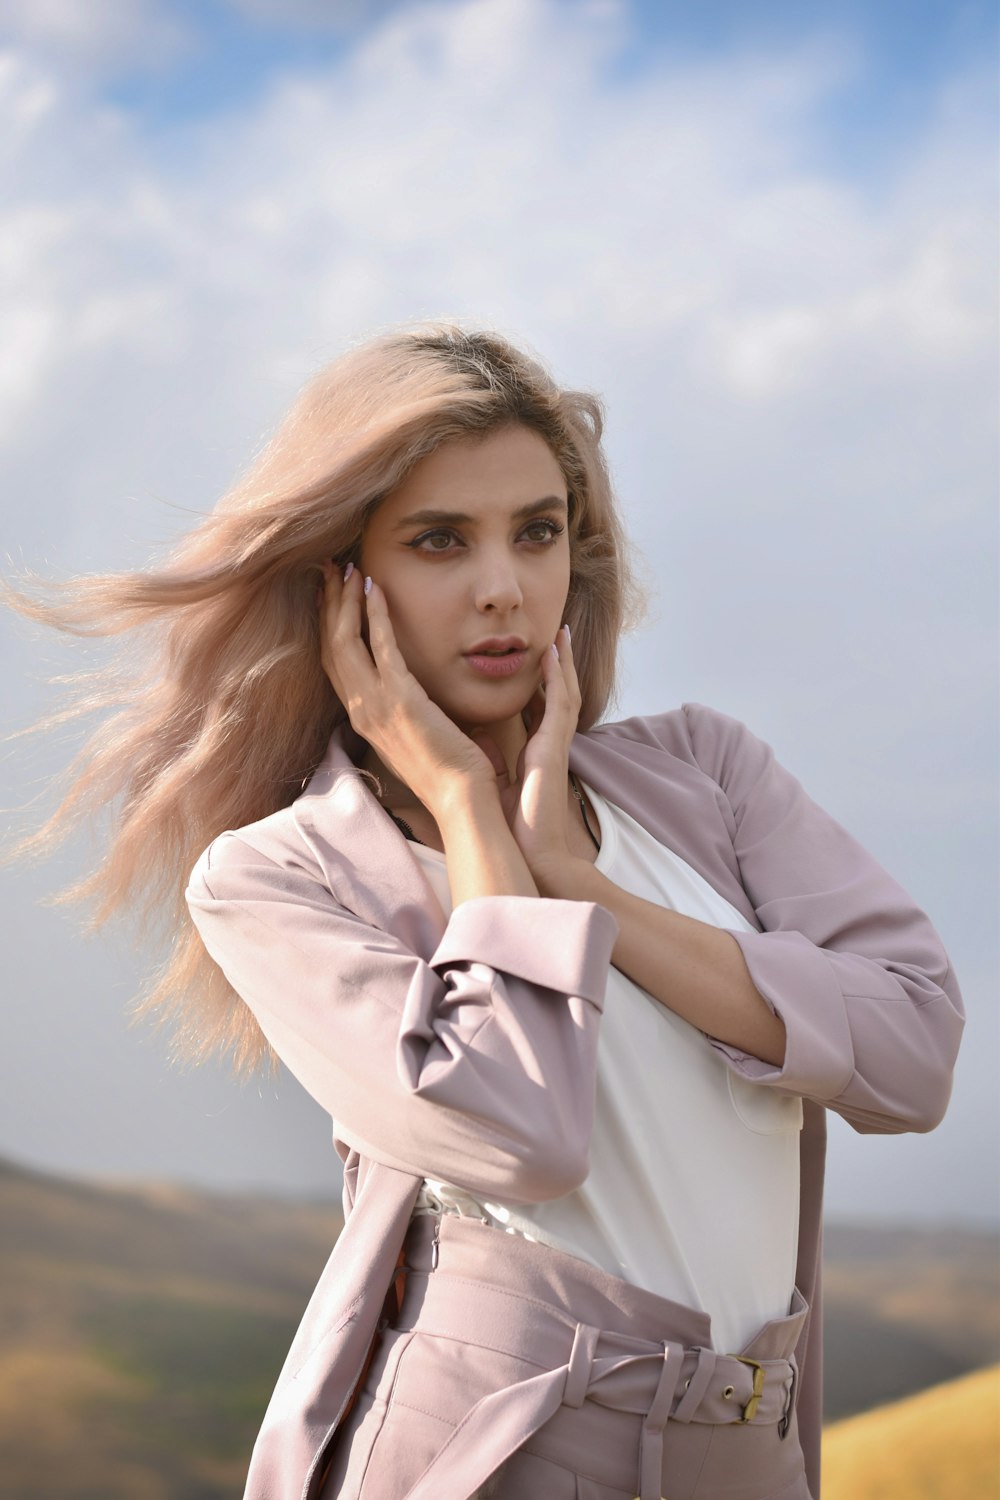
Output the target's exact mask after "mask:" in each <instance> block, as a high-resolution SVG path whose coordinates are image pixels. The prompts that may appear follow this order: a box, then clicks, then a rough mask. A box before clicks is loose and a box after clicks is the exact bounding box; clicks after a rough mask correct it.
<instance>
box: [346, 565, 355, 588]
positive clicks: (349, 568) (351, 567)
mask: <svg viewBox="0 0 1000 1500" xmlns="http://www.w3.org/2000/svg"><path fill="white" fill-rule="evenodd" d="M353 572H354V564H353V563H348V564H347V567H346V568H345V569H344V582H345V583H346V582H347V580H348V579H349V578H350V576H351V574H352V573H353Z"/></svg>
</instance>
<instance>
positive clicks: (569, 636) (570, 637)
mask: <svg viewBox="0 0 1000 1500" xmlns="http://www.w3.org/2000/svg"><path fill="white" fill-rule="evenodd" d="M563 630H565V632H566V639H567V640H568V641H569V642H570V644H572V641H573V637H572V635H570V630H569V626H568V625H564V626H563Z"/></svg>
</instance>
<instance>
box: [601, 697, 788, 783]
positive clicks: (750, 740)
mask: <svg viewBox="0 0 1000 1500" xmlns="http://www.w3.org/2000/svg"><path fill="white" fill-rule="evenodd" d="M589 733H590V735H591V736H593V737H595V738H600V739H604V740H606V741H610V742H615V741H619V742H629V741H630V742H632V743H633V744H641V745H647V746H650V747H651V748H659V749H662V750H666V751H667V752H668V753H669V754H671V755H673V756H675V757H676V758H677V759H678V760H684V761H687V762H688V763H689V764H691V765H694V766H697V767H699V769H701V770H703V771H705V772H707V773H708V774H709V775H710V776H711V777H712V779H713V780H715V781H718V780H719V776H718V775H717V774H716V773H717V772H721V771H723V770H724V769H725V766H726V762H727V760H728V759H731V757H732V756H733V755H734V754H737V753H739V752H740V751H741V750H745V749H746V748H748V747H751V746H759V747H760V748H761V749H762V750H766V749H767V748H768V747H766V746H765V745H764V744H763V741H761V740H758V739H757V737H756V736H755V735H753V734H752V733H751V731H750V730H749V729H748V728H747V726H746V725H745V724H744V723H742V721H741V720H739V719H736V718H734V717H733V716H732V715H731V714H726V713H723V712H722V711H721V710H720V709H717V708H710V707H709V706H708V705H707V704H705V703H682V704H681V705H680V707H679V708H671V709H667V710H665V711H664V712H663V713H659V714H637V715H635V716H634V717H633V718H629V719H621V720H619V721H618V722H616V723H612V724H599V725H597V726H596V727H595V728H594V729H592V730H590V732H589Z"/></svg>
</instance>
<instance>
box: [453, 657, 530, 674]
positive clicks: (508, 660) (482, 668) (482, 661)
mask: <svg viewBox="0 0 1000 1500" xmlns="http://www.w3.org/2000/svg"><path fill="white" fill-rule="evenodd" d="M527 657H528V653H527V651H511V652H510V654H509V655H507V656H479V655H476V654H475V653H473V652H469V653H468V654H467V655H466V658H465V659H466V661H467V662H468V663H469V666H470V667H472V669H473V671H474V672H481V673H482V674H483V676H484V677H512V676H513V674H514V673H515V672H519V671H520V669H521V667H522V666H523V665H524V663H525V661H526V660H527Z"/></svg>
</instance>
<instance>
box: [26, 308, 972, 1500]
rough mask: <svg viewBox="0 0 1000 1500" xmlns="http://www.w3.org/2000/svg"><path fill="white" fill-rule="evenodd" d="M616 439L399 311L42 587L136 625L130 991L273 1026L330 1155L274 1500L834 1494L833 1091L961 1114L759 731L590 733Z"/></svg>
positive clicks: (840, 865)
mask: <svg viewBox="0 0 1000 1500" xmlns="http://www.w3.org/2000/svg"><path fill="white" fill-rule="evenodd" d="M600 438H601V413H600V407H599V405H598V403H597V402H596V401H594V400H593V398H590V397H586V396H582V395H580V394H578V393H574V392H567V391H563V390H560V389H559V388H558V387H557V386H556V385H555V384H554V383H553V382H552V380H551V379H550V378H549V376H548V375H547V374H546V373H545V372H544V371H543V370H542V369H541V368H540V367H539V366H538V365H537V364H536V363H535V362H533V361H532V360H530V359H528V358H526V357H525V356H524V355H523V354H521V353H520V352H519V351H517V350H516V349H514V348H513V347H512V346H511V345H509V344H508V343H506V342H505V341H504V340H502V339H500V338H498V337H496V336H494V335H491V334H481V333H467V332H463V331H461V330H459V329H457V328H451V327H438V328H431V329H429V330H422V331H421V330H418V331H402V332H399V333H392V334H389V335H387V336H385V337H382V338H380V339H378V340H375V341H373V342H372V343H370V344H368V345H365V346H363V347H361V348H359V349H357V350H355V351H353V352H352V353H351V354H349V355H348V356H346V357H345V358H344V359H342V360H340V361H338V362H337V363H336V364H334V365H333V366H332V367H331V368H330V369H329V370H328V371H326V372H325V373H324V374H323V375H321V376H320V377H319V378H318V379H317V380H316V381H315V382H314V383H313V384H312V385H311V386H310V387H309V388H308V389H307V391H306V392H305V394H304V395H303V397H302V398H301V399H300V401H299V403H298V405H297V406H296V407H295V408H294V409H293V411H292V413H291V414H290V416H289V418H288V419H287V421H286V422H285V424H284V425H283V426H282V428H281V429H280V431H279V432H278V434H277V436H276V438H275V440H274V442H273V443H272V444H271V446H270V448H269V449H268V450H267V451H266V452H265V453H264V455H263V456H262V458H261V459H260V460H259V462H258V463H257V464H256V465H255V467H254V468H253V469H252V470H251V471H250V472H249V474H248V475H247V476H246V478H245V479H244V480H243V481H242V482H241V484H240V485H239V486H238V487H237V488H236V490H234V492H233V493H232V494H231V495H230V496H229V497H227V499H226V500H225V501H223V502H222V503H221V504H220V506H219V507H218V509H217V510H216V512H215V513H213V515H211V516H210V517H208V518H207V520H206V521H205V522H204V523H203V525H202V526H200V527H199V528H198V529H197V530H196V531H195V532H194V533H192V535H191V536H190V537H189V538H188V539H187V540H186V541H185V543H184V544H182V546H181V548H180V549H179V551H178V553H177V554H176V555H175V557H174V559H173V560H172V562H171V563H170V565H169V566H168V567H166V568H165V569H163V570H161V571H160V572H157V573H149V574H143V575H140V576H138V577H130V578H128V579H106V580H102V581H99V582H94V583H91V584H89V585H87V586H85V587H83V588H82V589H81V590H80V591H78V594H77V596H76V602H75V604H73V603H71V604H70V605H67V606H65V607H63V609H62V611H61V614H60V616H59V618H60V620H61V622H62V623H64V624H67V623H75V625H76V626H77V628H81V627H82V628H91V629H93V628H101V629H107V628H109V625H114V626H117V627H119V628H120V627H121V626H122V625H129V624H133V623H136V622H140V623H142V622H150V623H152V625H153V627H154V630H153V648H154V649H153V653H152V657H151V659H150V666H149V669H148V671H147V673H146V676H145V678H144V679H143V681H144V688H143V692H142V694H140V695H133V696H132V697H131V698H130V700H129V701H128V704H127V706H126V707H125V708H124V709H122V710H121V712H120V714H119V716H118V717H117V718H116V719H114V720H112V721H111V724H110V727H109V728H107V729H106V730H105V731H104V732H103V735H102V738H101V739H100V740H99V741H97V742H96V743H95V744H94V745H93V746H92V747H91V752H90V760H89V765H87V766H86V768H85V769H84V771H83V773H82V776H81V779H80V781H79V783H78V785H77V788H76V791H75V792H74V794H73V796H72V797H71V799H70V801H69V803H68V804H67V805H66V806H65V807H64V809H62V810H61V812H60V814H58V815H57V820H58V818H59V817H65V816H66V814H67V813H72V812H74V811H76V810H78V808H80V807H82V806H85V805H88V804H89V805H93V804H94V803H100V802H102V801H105V800H108V799H109V798H110V797H111V796H119V797H121V799H122V804H121V805H122V811H121V819H120V824H119V827H118V830H117V835H116V839H115V842H114V845H113V848H112V853H111V857H110V861H109V863H108V865H107V866H106V867H105V869H104V870H103V872H100V873H99V875H98V876H97V877H95V881H94V882H93V885H94V887H95V888H96V887H99V886H101V885H103V889H104V891H105V898H106V899H105V909H110V908H112V907H113V906H114V905H115V904H116V903H118V902H120V901H121V900H123V899H125V898H126V897H127V896H128V895H129V893H130V892H134V891H136V890H137V889H140V888H143V889H144V890H145V891H146V893H147V897H148V899H149V900H150V901H151V902H152V903H155V902H156V901H158V900H162V898H163V897H164V896H169V897H171V898H172V900H173V903H174V904H173V906H172V908H171V909H172V910H173V911H174V912H175V913H177V915H178V917H179V918H180V920H179V923H178V931H179V934H180V935H179V937H178V939H177V944H176V947H175V950H174V957H173V960H172V963H171V965H170V967H169V969H168V970H167V972H166V973H165V975H164V976H163V978H162V979H161V982H160V984H159V986H158V988H157V990H156V991H155V992H154V995H153V997H152V999H151V1002H150V1003H166V1002H170V1001H171V997H173V999H172V1003H173V1006H174V1010H175V1013H176V1014H179V1015H180V1016H181V1017H182V1031H183V1034H184V1036H185V1037H186V1039H187V1041H188V1044H189V1045H190V1046H192V1047H201V1048H205V1047H207V1046H209V1045H211V1044H212V1043H213V1042H220V1041H222V1042H226V1043H227V1044H229V1045H231V1046H233V1047H234V1048H235V1050H236V1052H237V1055H238V1056H239V1057H240V1058H241V1059H242V1060H243V1061H249V1060H252V1059H253V1058H254V1057H259V1056H260V1055H261V1054H262V1052H263V1051H264V1050H265V1048H266V1047H270V1049H272V1051H273V1052H274V1053H276V1054H277V1055H278V1056H279V1057H281V1058H282V1059H283V1060H284V1061H285V1062H286V1064H287V1065H288V1066H289V1068H290V1069H291V1070H292V1071H293V1072H294V1073H295V1074H296V1076H297V1077H298V1078H299V1079H300V1081H301V1082H302V1083H303V1084H304V1086H305V1087H306V1088H307V1089H308V1090H309V1091H310V1093H312V1094H313V1096H314V1097H315V1098H316V1099H317V1100H319V1101H320V1103H321V1104H323V1105H324V1107H325V1108H326V1109H328V1111H329V1112H330V1114H331V1116H332V1118H333V1122H334V1137H335V1142H336V1145H337V1149H338V1151H339V1153H340V1155H341V1157H342V1159H343V1162H344V1200H345V1217H346V1225H345V1229H344V1231H343V1234H342V1235H341V1237H340V1239H339V1241H338V1243H337V1245H336V1247H335V1249H334V1252H333V1255H332V1256H331V1259H330V1262H329V1264H328V1266H327V1268H326V1270H325V1271H324V1273H323V1276H322V1278H321V1280H320V1282H319V1285H318V1286H317V1288H316V1291H315V1293H314V1296H313V1298H312V1300H311V1302H310V1305H309V1308H308V1309H307V1311H306V1314H305V1317H304V1319H303V1322H302V1324H301V1326H300V1328H299V1330H298V1333H297V1335H296V1338H295V1341H294V1343H293V1345H292V1348H291V1350H290V1352H289V1355H288V1359H287V1361H286V1364H285V1367H284V1369H283V1370H282V1373H281V1376H280V1377H279V1380H278V1384H277V1387H276V1389H275V1393H274V1396H273V1398H272V1401H271V1404H270V1406H269V1408H268V1412H267V1415H266V1418H265V1421H264V1426H263V1428H262V1431H261V1434H260V1437H259V1439H258V1442H257V1445H256V1447H255V1450H254V1455H253V1459H252V1462H251V1467H250V1475H249V1479H248V1484H247V1495H248V1496H251V1497H257V1500H263V1497H265V1496H266V1497H269V1500H286V1497H287V1500H293V1497H298V1496H310V1497H317V1496H322V1497H324V1500H332V1497H335V1496H336V1497H364V1500H395V1497H400V1500H401V1497H404V1496H406V1497H409V1500H425V1497H426V1500H430V1497H434V1500H463V1497H466V1496H470V1495H473V1494H482V1495H486V1494H490V1495H493V1496H495V1497H497V1500H513V1497H525V1500H534V1497H542V1496H544V1497H546V1500H549V1497H556V1500H558V1497H561V1496H570V1495H572V1496H579V1497H588V1500H611V1497H617V1496H621V1495H625V1496H634V1495H639V1496H641V1497H642V1500H655V1497H658V1496H661V1495H669V1496H670V1497H671V1500H682V1497H689V1496H690V1497H694V1496H698V1497H707V1500H719V1497H730V1500H763V1497H765V1496H766V1497H775V1500H776V1497H781V1500H809V1497H810V1496H811V1497H813V1500H815V1497H817V1496H818V1493H819V1477H818V1437H819V1411H820V1404H819V1403H820V1389H819V1368H820V1367H819V1334H820V1318H819V1239H820V1223H819V1219H820V1205H821V1193H822V1164H823V1149H824V1121H825V1116H824V1110H825V1109H826V1108H831V1109H835V1110H837V1112H838V1113H840V1114H842V1115H844V1116H845V1117H846V1118H847V1119H848V1120H849V1121H850V1122H851V1123H852V1124H853V1125H854V1126H855V1127H856V1128H857V1129H859V1130H862V1131H880V1132H884V1131H901V1130H927V1129H930V1128H932V1127H933V1126H934V1125H935V1124H936V1123H937V1122H938V1121H939V1120H940V1118H941V1116H942V1114H943V1111H944V1108H945V1105H946V1103H947V1098H948V1093H949V1087H950V1073H951V1067H952V1064H953V1061H954V1056H955V1052H956V1048H957V1044H958V1039H959V1035H960V1031H961V1026H962V1007H961V997H960V994H959V990H958V987H957V984H956V982H955V979H954V976H953V975H952V973H951V970H950V967H949V964H948V959H947V956H946V954H945V953H944V951H943V949H942V947H941V944H940V942H939V940H938V938H937V936H936V934H935V933H934V931H933V928H932V927H931V925H930V923H929V921H928V919H927V918H926V916H924V914H923V913H922V912H921V911H919V910H918V909H917V908H916V907H915V906H914V905H913V903H912V902H911V901H910V899H909V898H908V897H907V896H906V894H905V893H904V892H903V891H902V890H901V889H900V888H899V886H898V885H896V884H895V882H894V881H893V880H892V879H891V878H890V877H889V876H888V875H887V874H886V873H885V872H884V871H883V870H882V869H881V868H880V867H879V866H878V865H877V864H876V863H875V862H874V861H873V860H872V859H871V858H870V857H869V856H868V855H867V854H866V853H865V852H864V850H862V849H861V848H860V847H859V846H858V845H857V844H856V843H855V842H854V841H853V840H852V839H851V838H850V836H849V835H848V834H847V833H846V832H845V831H844V830H843V829H842V828H840V827H839V826H838V825H837V824H836V823H835V822H834V821H833V820H832V819H830V818H829V817H827V816H826V814H824V813H823V812H822V811H821V810H820V809H819V808H818V807H817V806H816V805H815V804H814V803H812V802H811V801H810V800H809V798H808V797H807V796H806V794H805V793H804V792H803V790H802V788H801V787H800V786H799V784H798V783H797V782H796V781H795V780H794V778H793V777H792V776H791V775H790V774H789V773H788V772H787V771H784V770H783V769H782V768H781V767H780V766H778V765H777V764H776V762H775V760H774V758H773V756H772V754H771V752H770V750H769V748H768V747H767V746H766V745H764V744H763V743H762V742H761V741H760V740H758V739H756V738H755V737H754V736H753V735H752V734H751V732H750V731H749V730H748V729H746V728H745V727H744V726H743V725H741V724H739V723H738V722H737V721H735V720H733V719H731V718H728V717H727V716H725V715H724V714H721V713H718V712H716V711H714V710H712V709H709V708H706V707H704V706H701V705H698V704H686V705H684V706H683V707H682V708H681V709H675V710H669V711H667V712H664V713H661V714H657V715H654V716H652V717H648V718H633V719H630V720H627V721H625V722H623V723H617V724H614V723H611V724H600V723H599V722H598V721H599V719H600V717H601V714H602V712H603V711H604V709H605V707H606V705H607V702H608V700H609V697H610V694H611V690H612V687H613V680H614V667H615V653H616V648H617V644H618V640H619V637H620V634H621V631H622V629H623V628H624V626H625V625H626V623H627V622H628V620H629V619H630V616H631V612H632V609H633V601H634V600H636V598H637V597H638V590H637V589H636V587H635V585H634V583H633V581H632V578H631V575H630V572H629V568H628V564H627V546H626V543H625V539H624V537H623V534H622V530H621V526H620V522H619V520H618V518H617V514H616V511H615V507H614V501H613V497H612V493H611V488H610V483H609V479H608V474H607V469H606V466H605V463H604V460H603V457H602V452H601V446H600ZM334 560H335V561H334ZM317 586H318V587H317ZM51 616H52V612H51V611H50V612H49V617H51ZM225 830H234V831H225ZM51 833H52V829H51V828H50V829H49V830H47V831H43V837H49V836H51ZM154 839H155V844H154V843H153V842H152V841H153V840H154ZM206 844H207V846H208V847H207V848H205V849H204V853H202V854H201V855H200V857H198V858H197V860H196V861H195V855H196V854H197V853H198V850H200V849H201V848H203V846H205V845H206ZM150 847H155V848H156V849H157V851H158V854H159V860H158V864H157V867H156V869H155V870H151V869H150V867H149V861H148V860H142V856H143V854H144V853H145V851H147V850H148V849H149V848H150ZM192 862H194V870H193V873H192V874H191V877H190V881H189V884H188V886H187V890H186V892H185V896H186V901H187V906H188V909H189V911H190V915H191V918H192V919H193V927H192V926H190V925H189V924H187V923H186V922H185V920H184V919H183V917H181V915H180V913H179V911H178V907H177V900H178V896H179V893H180V891H181V890H182V889H183V880H179V879H178V876H179V874H180V872H181V871H183V870H187V869H189V868H190V865H191V863H192ZM195 929H196V930H195ZM202 944H204V947H202ZM207 955H210V958H209V957H208V956H207ZM212 961H214V963H213V962H212ZM221 976H224V977H225V983H223V982H222V979H221ZM185 994H193V995H195V996H196V999H195V1000H194V1001H191V1002H187V1003H185V1002H184V1001H183V996H184V995H185Z"/></svg>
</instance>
